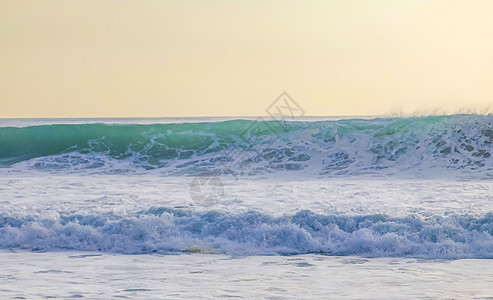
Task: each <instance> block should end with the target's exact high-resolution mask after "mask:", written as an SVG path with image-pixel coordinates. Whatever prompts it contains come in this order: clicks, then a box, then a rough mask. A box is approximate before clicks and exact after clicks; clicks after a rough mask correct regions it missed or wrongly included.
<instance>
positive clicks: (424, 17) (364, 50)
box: [0, 0, 493, 118]
mask: <svg viewBox="0 0 493 300" xmlns="http://www.w3.org/2000/svg"><path fill="white" fill-rule="evenodd" d="M492 16H493V1H489V0H484V1H480V0H471V1H465V0H464V1H454V0H443V1H442V0H432V1H430V0H426V1H422V0H409V1H408V0H402V1H393V0H392V1H390V0H389V1H382V0H376V1H352V0H331V1H329V0H325V1H314V0H308V1H290V0H283V1H265V0H248V1H247V0H245V1H242V0H228V1H222V0H215V1H209V0H201V1H187V0H179V1H178V0H177V1H171V0H170V1H165V0H139V1H137V0H135V1H128V0H80V1H75V0H74V1H67V0H50V1H45V0H15V1H12V0H0V117H3V118H16V117H39V118H41V117H187V116H257V115H265V114H266V113H265V110H266V108H267V107H269V105H270V104H271V103H272V102H273V101H274V100H275V99H276V98H277V97H278V96H279V95H280V94H281V93H282V92H283V91H285V92H287V93H288V94H289V95H290V96H291V97H292V98H293V99H295V101H296V102H297V103H298V104H299V106H301V107H302V108H303V110H304V111H305V114H306V115H313V116H358V115H367V116H368V115H389V114H392V115H395V114H432V113H454V112H462V111H475V112H490V111H491V108H492V106H493V84H492V83H493V55H492V53H493V17H492Z"/></svg>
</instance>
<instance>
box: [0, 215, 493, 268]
mask: <svg viewBox="0 0 493 300" xmlns="http://www.w3.org/2000/svg"><path fill="white" fill-rule="evenodd" d="M0 248H22V249H31V250H44V251H50V250H57V249H72V250H91V251H103V252H117V253H132V254H133V253H155V252H159V253H166V252H205V253H224V254H230V255H270V254H280V255H291V254H303V253H323V254H327V255H360V256H367V257H382V256H388V257H422V258H447V259H455V258H493V213H487V214H485V215H483V216H480V217H475V216H469V215H449V216H434V217H429V218H421V217H417V216H408V217H404V218H394V217H390V216H386V215H360V216H343V215H320V214H315V213H313V212H311V211H300V212H298V213H296V214H294V215H286V216H281V217H273V216H269V215H266V214H262V213H259V212H255V211H250V212H245V213H238V214H232V213H225V212H219V211H207V212H193V211H189V210H177V209H168V208H162V207H153V208H151V209H149V210H147V211H143V212H140V213H135V214H132V215H117V214H114V213H99V214H91V215H83V214H75V213H72V214H71V213H66V212H59V213H56V212H50V214H49V215H45V214H43V213H42V212H38V213H36V214H26V215H22V216H20V215H16V214H7V213H2V214H0Z"/></svg>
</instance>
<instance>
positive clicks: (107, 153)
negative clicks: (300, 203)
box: [0, 115, 493, 176]
mask: <svg viewBox="0 0 493 300" xmlns="http://www.w3.org/2000/svg"><path fill="white" fill-rule="evenodd" d="M259 124H260V125H259ZM259 124H254V125H259V127H258V128H254V129H252V128H253V127H255V126H253V127H252V121H247V120H233V121H225V122H211V123H180V124H152V125H124V124H120V125H118V124H117V125H107V124H82V125H81V124H79V125H68V124H67V125H42V126H32V127H25V128H14V127H3V128H0V167H7V168H14V169H15V168H21V167H22V168H24V167H28V168H30V169H33V168H34V169H39V170H50V171H53V170H62V171H82V170H97V171H99V172H138V171H143V172H146V171H148V170H151V169H157V170H162V171H164V172H166V174H170V175H172V174H187V175H189V174H196V173H199V172H204V171H207V172H213V173H217V174H225V173H233V174H243V175H256V174H266V173H274V172H281V171H282V172H292V171H302V172H305V173H308V174H313V175H324V176H347V175H361V174H384V175H389V174H399V173H406V172H411V173H416V174H417V173H423V172H429V171H433V173H434V174H435V175H437V174H440V172H437V171H446V172H450V171H458V172H459V173H467V174H481V176H491V174H492V173H493V158H492V154H493V116H491V115H489V116H481V115H453V116H432V117H416V118H388V119H372V120H360V119H353V120H339V121H318V122H286V123H283V124H280V123H277V122H275V121H269V122H265V123H259ZM250 129H252V130H250ZM257 129H258V130H257ZM238 150H239V151H238ZM235 153H236V154H235ZM238 153H241V155H239V154H238Z"/></svg>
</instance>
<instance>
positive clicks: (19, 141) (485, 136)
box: [0, 115, 493, 299]
mask: <svg viewBox="0 0 493 300" xmlns="http://www.w3.org/2000/svg"><path fill="white" fill-rule="evenodd" d="M492 153H493V116H491V115H451V116H427V117H409V118H347V119H334V118H332V119H330V118H305V119H300V120H297V121H291V122H286V121H283V122H279V121H276V120H271V119H266V118H259V119H257V118H242V119H237V118H222V119H214V118H205V119H198V118H181V119H87V120H86V119H72V120H63V119H59V120H36V119H25V120H21V119H15V120H6V119H4V120H0V265H1V266H2V268H1V270H0V298H2V299H3V298H16V297H17V298H47V297H58V298H74V297H86V298H91V299H98V298H99V299H106V298H109V297H130V298H142V299H148V298H173V299H179V298H190V297H192V298H197V297H199V298H226V297H228V298H229V297H248V298H273V299H274V298H286V297H288V296H287V295H289V296H290V297H292V298H293V299H300V298H301V299H304V298H320V297H325V298H351V299H359V298H373V299H375V298H378V299H393V298H395V293H396V292H399V294H401V295H403V297H402V298H408V299H415V298H426V297H428V298H441V299H450V298H478V299H483V298H487V297H493V290H492V289H491V288H488V286H490V285H491V277H492V275H493V274H492V271H491V270H493V268H491V267H492V265H493V260H492V259H493V201H492V200H493V196H492V195H493V193H492V192H493V182H492V179H493V157H492V156H491V154H492ZM197 183H198V186H197ZM136 278H139V280H136ZM218 282H221V283H222V284H218ZM49 286H57V287H58V288H47V287H49Z"/></svg>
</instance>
